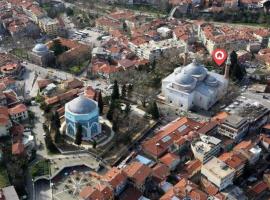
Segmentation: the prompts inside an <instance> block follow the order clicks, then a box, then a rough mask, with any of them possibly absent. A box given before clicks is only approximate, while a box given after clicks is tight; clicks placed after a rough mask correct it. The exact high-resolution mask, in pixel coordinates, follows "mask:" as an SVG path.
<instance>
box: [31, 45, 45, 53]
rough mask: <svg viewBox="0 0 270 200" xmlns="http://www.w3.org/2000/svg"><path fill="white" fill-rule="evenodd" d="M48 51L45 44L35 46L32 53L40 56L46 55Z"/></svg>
mask: <svg viewBox="0 0 270 200" xmlns="http://www.w3.org/2000/svg"><path fill="white" fill-rule="evenodd" d="M47 51H48V47H47V46H46V45H45V44H36V46H35V47H34V48H33V52H35V53H38V54H42V53H46V52H47Z"/></svg>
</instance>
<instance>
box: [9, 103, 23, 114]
mask: <svg viewBox="0 0 270 200" xmlns="http://www.w3.org/2000/svg"><path fill="white" fill-rule="evenodd" d="M26 111H27V107H26V106H25V105H24V104H22V103H21V104H18V105H16V106H14V107H12V108H9V109H8V113H9V114H10V115H16V114H19V113H22V112H26Z"/></svg>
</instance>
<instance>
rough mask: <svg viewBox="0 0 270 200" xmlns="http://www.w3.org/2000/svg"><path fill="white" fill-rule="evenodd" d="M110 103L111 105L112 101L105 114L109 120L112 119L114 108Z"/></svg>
mask: <svg viewBox="0 0 270 200" xmlns="http://www.w3.org/2000/svg"><path fill="white" fill-rule="evenodd" d="M112 105H113V103H111V104H110V108H109V110H108V112H107V116H106V117H107V119H108V120H110V121H111V120H112V119H113V114H114V108H113V106H112Z"/></svg>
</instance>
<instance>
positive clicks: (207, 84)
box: [162, 60, 228, 110]
mask: <svg viewBox="0 0 270 200" xmlns="http://www.w3.org/2000/svg"><path fill="white" fill-rule="evenodd" d="M227 89H228V78H227V77H226V76H224V75H220V74H217V73H214V72H210V71H208V70H207V69H206V68H205V67H204V66H203V65H200V64H199V63H197V62H196V61H195V60H194V61H193V62H192V63H190V64H188V65H187V66H184V67H178V68H176V69H175V70H174V72H173V73H172V74H170V75H169V76H167V77H166V78H164V79H163V80H162V94H163V95H164V97H165V100H166V102H168V103H171V104H173V105H175V106H177V107H179V108H180V109H181V110H189V109H191V108H192V107H197V108H201V109H204V110H208V109H209V108H211V106H213V105H214V104H215V103H216V102H217V101H218V100H219V99H221V98H222V97H223V96H224V95H225V94H226V93H227Z"/></svg>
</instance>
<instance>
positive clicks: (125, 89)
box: [121, 84, 127, 99]
mask: <svg viewBox="0 0 270 200" xmlns="http://www.w3.org/2000/svg"><path fill="white" fill-rule="evenodd" d="M126 95H127V88H126V84H124V85H123V86H122V91H121V97H122V98H123V99H124V98H126Z"/></svg>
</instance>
